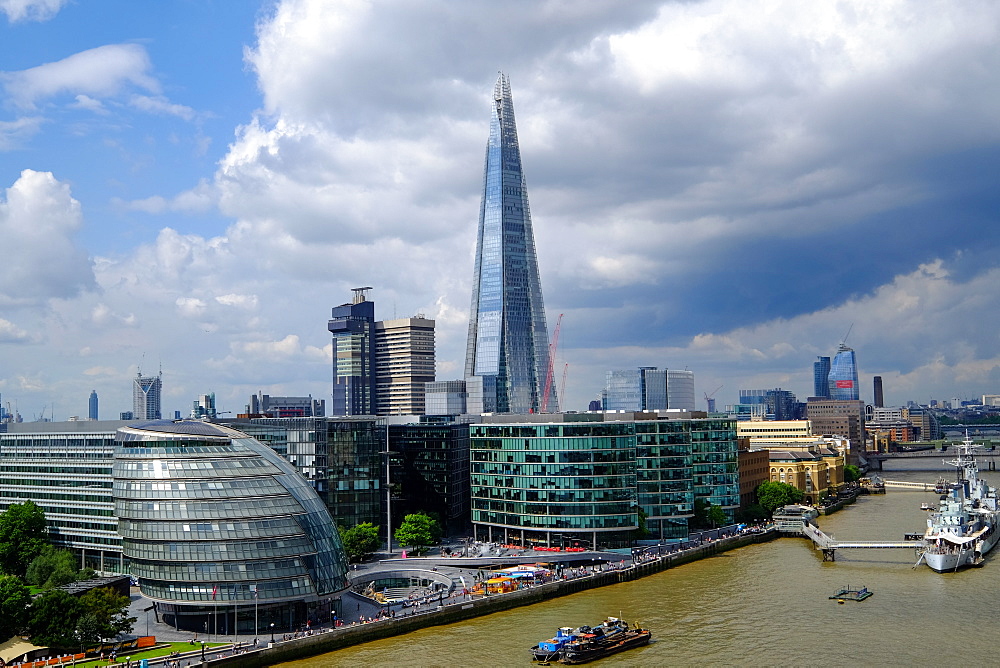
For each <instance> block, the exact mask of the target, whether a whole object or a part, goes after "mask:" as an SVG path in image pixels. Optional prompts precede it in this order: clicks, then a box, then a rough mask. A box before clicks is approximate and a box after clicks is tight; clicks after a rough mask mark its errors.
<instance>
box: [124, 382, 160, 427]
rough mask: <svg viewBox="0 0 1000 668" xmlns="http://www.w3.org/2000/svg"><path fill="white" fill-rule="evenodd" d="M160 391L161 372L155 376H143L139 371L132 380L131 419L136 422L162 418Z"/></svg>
mask: <svg viewBox="0 0 1000 668" xmlns="http://www.w3.org/2000/svg"><path fill="white" fill-rule="evenodd" d="M162 391H163V372H162V371H161V372H160V373H159V374H157V375H155V376H143V375H142V371H139V373H138V374H136V377H135V378H134V379H133V380H132V417H133V418H134V419H136V420H159V419H160V418H161V417H162V412H161V408H160V399H161V397H162ZM123 419H124V418H123Z"/></svg>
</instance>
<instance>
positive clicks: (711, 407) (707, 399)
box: [705, 385, 725, 413]
mask: <svg viewBox="0 0 1000 668" xmlns="http://www.w3.org/2000/svg"><path fill="white" fill-rule="evenodd" d="M724 387H725V385H719V386H718V387H717V388H715V389H714V390H712V393H711V394H705V403H706V404H708V412H709V413H714V412H715V399H714V398H713V397H715V393H716V392H718V391H719V390H721V389H722V388H724Z"/></svg>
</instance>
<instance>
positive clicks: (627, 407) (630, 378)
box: [601, 366, 695, 411]
mask: <svg viewBox="0 0 1000 668" xmlns="http://www.w3.org/2000/svg"><path fill="white" fill-rule="evenodd" d="M601 396H602V400H603V404H604V410H608V411H661V410H666V409H676V410H684V411H693V410H694V408H695V406H694V372H693V371H687V370H681V371H676V370H673V369H658V368H656V367H655V366H643V367H639V368H637V369H613V370H611V371H608V372H607V383H606V385H605V388H604V392H603V393H602V395H601Z"/></svg>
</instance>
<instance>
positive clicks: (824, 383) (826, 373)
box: [813, 357, 830, 399]
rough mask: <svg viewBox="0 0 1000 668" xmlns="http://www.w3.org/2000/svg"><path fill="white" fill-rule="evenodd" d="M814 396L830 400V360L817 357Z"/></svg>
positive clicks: (814, 368) (814, 373)
mask: <svg viewBox="0 0 1000 668" xmlns="http://www.w3.org/2000/svg"><path fill="white" fill-rule="evenodd" d="M813 396H814V397H818V398H821V399H829V398H830V358H829V357H817V358H816V361H815V362H813Z"/></svg>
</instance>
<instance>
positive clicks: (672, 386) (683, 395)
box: [667, 369, 695, 411]
mask: <svg viewBox="0 0 1000 668" xmlns="http://www.w3.org/2000/svg"><path fill="white" fill-rule="evenodd" d="M667 408H672V409H676V410H681V411H693V410H694V409H695V405H694V371H687V370H686V369H679V370H678V369H667Z"/></svg>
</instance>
